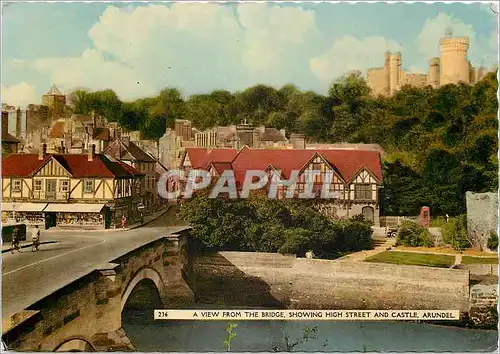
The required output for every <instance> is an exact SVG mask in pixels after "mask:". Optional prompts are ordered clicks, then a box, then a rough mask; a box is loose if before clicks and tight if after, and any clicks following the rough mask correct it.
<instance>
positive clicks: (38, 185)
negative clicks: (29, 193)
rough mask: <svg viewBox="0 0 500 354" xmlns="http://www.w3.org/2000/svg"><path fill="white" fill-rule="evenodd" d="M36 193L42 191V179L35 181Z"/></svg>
mask: <svg viewBox="0 0 500 354" xmlns="http://www.w3.org/2000/svg"><path fill="white" fill-rule="evenodd" d="M34 188H35V192H40V191H41V190H42V180H41V179H35V186H34Z"/></svg>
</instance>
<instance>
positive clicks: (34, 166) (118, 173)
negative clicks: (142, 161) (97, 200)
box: [2, 154, 143, 178]
mask: <svg viewBox="0 0 500 354" xmlns="http://www.w3.org/2000/svg"><path fill="white" fill-rule="evenodd" d="M51 158H54V159H55V160H56V161H57V162H59V163H60V164H61V165H62V166H63V167H64V168H65V169H66V170H67V171H68V172H69V173H70V174H71V175H72V176H73V177H75V178H119V177H133V176H142V175H143V174H142V173H141V172H139V171H138V170H136V169H135V168H133V167H131V166H128V165H126V164H124V163H123V162H121V161H112V160H110V159H109V158H107V157H106V156H104V155H96V156H95V158H94V159H93V160H92V161H88V156H87V154H47V155H46V156H45V158H44V159H43V160H39V159H38V154H12V155H9V156H7V157H5V158H4V159H2V176H4V177H29V176H31V175H32V174H34V173H35V172H36V171H37V170H38V169H39V168H41V167H42V165H44V164H45V163H46V162H47V161H48V160H50V159H51Z"/></svg>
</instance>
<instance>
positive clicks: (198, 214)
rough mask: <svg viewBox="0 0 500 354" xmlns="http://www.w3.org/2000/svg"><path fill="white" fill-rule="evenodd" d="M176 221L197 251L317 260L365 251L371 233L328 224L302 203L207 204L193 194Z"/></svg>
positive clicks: (254, 199)
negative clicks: (186, 228) (183, 226)
mask: <svg viewBox="0 0 500 354" xmlns="http://www.w3.org/2000/svg"><path fill="white" fill-rule="evenodd" d="M179 216H180V217H181V218H182V219H183V220H185V221H188V222H189V223H190V225H191V227H192V228H193V231H192V235H193V236H194V237H195V238H196V239H197V240H198V245H200V247H199V248H201V250H213V251H215V250H232V251H253V252H280V253H285V254H297V255H298V256H304V255H305V253H306V252H307V251H309V250H312V251H313V252H314V254H315V255H316V256H318V257H319V258H336V257H338V256H340V255H343V254H345V253H346V252H354V251H360V250H363V249H371V248H373V246H372V239H371V236H372V232H373V231H372V229H371V227H370V224H369V223H368V222H366V221H360V220H349V219H348V220H339V221H334V220H332V219H330V218H328V217H326V216H324V215H322V214H320V213H319V212H317V211H315V210H314V209H313V205H312V203H308V202H307V201H305V202H302V201H297V200H295V201H289V200H275V199H268V198H266V197H262V196H259V195H255V196H251V197H250V198H248V199H239V200H226V199H224V198H222V197H220V198H215V199H210V198H208V197H207V196H206V195H203V194H201V193H200V194H198V195H196V196H195V197H194V198H191V199H189V200H186V201H184V202H183V204H182V205H181V207H180V211H179Z"/></svg>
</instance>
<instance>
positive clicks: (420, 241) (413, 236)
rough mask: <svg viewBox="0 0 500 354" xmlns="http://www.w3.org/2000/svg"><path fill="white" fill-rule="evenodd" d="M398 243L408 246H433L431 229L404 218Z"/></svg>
mask: <svg viewBox="0 0 500 354" xmlns="http://www.w3.org/2000/svg"><path fill="white" fill-rule="evenodd" d="M396 245H398V246H406V247H430V246H432V241H431V236H430V233H429V231H427V230H426V229H424V228H423V227H422V226H421V225H419V224H417V223H416V222H413V221H410V220H404V221H403V222H402V223H401V226H400V227H399V230H398V236H397V239H396Z"/></svg>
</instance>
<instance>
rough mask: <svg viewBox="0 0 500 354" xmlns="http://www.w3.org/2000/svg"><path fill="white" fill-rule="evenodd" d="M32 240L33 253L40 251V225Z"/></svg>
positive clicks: (36, 228)
mask: <svg viewBox="0 0 500 354" xmlns="http://www.w3.org/2000/svg"><path fill="white" fill-rule="evenodd" d="M31 240H32V241H33V243H32V244H31V251H32V252H35V251H38V247H39V246H40V230H39V229H38V225H35V228H34V229H33V231H32V235H31Z"/></svg>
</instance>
